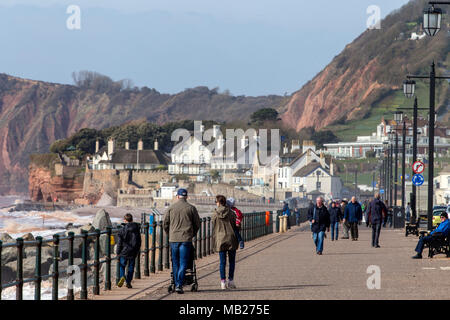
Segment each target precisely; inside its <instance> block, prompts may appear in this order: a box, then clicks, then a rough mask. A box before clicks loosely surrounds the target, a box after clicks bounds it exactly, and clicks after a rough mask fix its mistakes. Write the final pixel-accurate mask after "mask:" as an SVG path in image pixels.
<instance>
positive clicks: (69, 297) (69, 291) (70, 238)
mask: <svg viewBox="0 0 450 320" xmlns="http://www.w3.org/2000/svg"><path fill="white" fill-rule="evenodd" d="M74 238H75V233H73V232H72V231H70V232H69V233H68V234H67V239H68V240H67V241H69V258H68V261H67V265H68V266H72V265H73V241H74ZM74 272H75V270H73V271H72V273H71V274H67V276H71V275H73V273H74ZM74 299H75V297H74V295H73V288H72V289H67V300H74Z"/></svg>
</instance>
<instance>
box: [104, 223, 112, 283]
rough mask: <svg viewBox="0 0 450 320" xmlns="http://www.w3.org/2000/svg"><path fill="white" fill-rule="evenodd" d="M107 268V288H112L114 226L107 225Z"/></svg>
mask: <svg viewBox="0 0 450 320" xmlns="http://www.w3.org/2000/svg"><path fill="white" fill-rule="evenodd" d="M106 235H107V237H106V243H105V245H106V246H105V251H106V252H105V253H106V270H105V290H111V235H112V228H111V227H106Z"/></svg>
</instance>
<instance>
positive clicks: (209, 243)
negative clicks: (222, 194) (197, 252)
mask: <svg viewBox="0 0 450 320" xmlns="http://www.w3.org/2000/svg"><path fill="white" fill-rule="evenodd" d="M207 220H208V250H207V251H208V255H211V217H208V218H207Z"/></svg>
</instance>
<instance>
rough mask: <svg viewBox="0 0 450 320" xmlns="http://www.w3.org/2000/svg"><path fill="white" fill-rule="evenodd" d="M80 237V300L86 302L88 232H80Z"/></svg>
mask: <svg viewBox="0 0 450 320" xmlns="http://www.w3.org/2000/svg"><path fill="white" fill-rule="evenodd" d="M81 235H82V238H83V245H82V249H81V292H80V298H81V299H82V300H86V299H87V297H88V292H87V241H88V232H87V231H86V230H82V231H81Z"/></svg>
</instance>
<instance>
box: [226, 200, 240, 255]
mask: <svg viewBox="0 0 450 320" xmlns="http://www.w3.org/2000/svg"><path fill="white" fill-rule="evenodd" d="M235 203H236V201H235V200H234V198H228V200H227V205H228V206H229V207H230V208H231V210H232V211H233V212H234V214H235V216H236V226H235V228H234V233H235V235H236V238H237V239H238V241H239V248H241V249H244V240H242V237H241V232H240V231H241V223H242V219H244V215H243V214H242V211H241V210H239V209H238V208H236V207H235V206H234V205H235Z"/></svg>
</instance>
